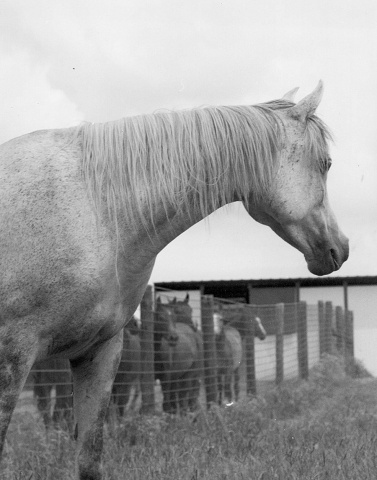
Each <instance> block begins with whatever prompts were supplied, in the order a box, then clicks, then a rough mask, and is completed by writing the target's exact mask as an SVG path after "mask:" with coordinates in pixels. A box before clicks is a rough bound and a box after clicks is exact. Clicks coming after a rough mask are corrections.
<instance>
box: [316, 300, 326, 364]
mask: <svg viewBox="0 0 377 480" xmlns="http://www.w3.org/2000/svg"><path fill="white" fill-rule="evenodd" d="M318 330H319V356H321V355H322V354H323V353H325V352H326V348H327V341H326V317H325V304H324V303H323V302H322V301H321V300H320V301H319V302H318Z"/></svg>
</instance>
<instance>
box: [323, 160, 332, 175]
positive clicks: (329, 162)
mask: <svg viewBox="0 0 377 480" xmlns="http://www.w3.org/2000/svg"><path fill="white" fill-rule="evenodd" d="M331 165H332V160H331V157H327V158H326V159H325V160H324V161H323V172H324V173H326V172H328V171H329V170H330V167H331Z"/></svg>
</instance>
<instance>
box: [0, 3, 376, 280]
mask: <svg viewBox="0 0 377 480" xmlns="http://www.w3.org/2000/svg"><path fill="white" fill-rule="evenodd" d="M376 25H377V3H376V2H375V1H374V0H357V1H346V0H341V1H340V0H333V1H331V2H329V1H327V0H326V1H325V0H316V1H302V0H301V1H299V0H285V1H284V2H278V1H276V0H275V1H272V0H254V1H250V0H226V1H218V0H149V1H145V0H106V2H105V1H98V0H90V1H89V0H79V1H78V0H75V1H72V0H65V1H64V2H57V1H55V2H51V0H33V2H30V1H27V0H24V1H21V0H10V1H8V0H2V2H1V3H0V28H1V36H0V66H1V68H0V91H1V115H0V143H2V142H5V141H7V140H9V139H11V138H13V137H16V136H18V135H22V134H25V133H28V132H31V131H34V130H38V129H42V128H61V127H68V126H72V125H76V124H78V123H80V122H82V121H84V120H85V121H91V122H105V121H109V120H115V119H118V118H121V117H124V116H129V115H136V114H142V113H151V112H153V111H155V110H157V109H169V110H171V109H181V108H191V107H196V106H200V105H230V104H235V105H236V104H255V103H260V102H264V101H269V100H273V99H276V98H280V97H282V96H283V95H284V94H285V93H286V92H287V91H289V90H291V89H292V88H294V87H300V90H299V91H298V94H297V100H299V99H300V98H302V97H303V96H305V95H307V94H308V93H310V92H311V91H312V90H313V89H314V88H315V87H316V85H317V83H318V81H319V80H320V79H322V80H323V81H324V85H325V91H324V96H323V99H322V103H321V104H320V106H319V108H318V111H317V113H318V115H319V116H320V117H321V118H322V119H323V120H324V121H325V122H326V123H327V124H328V126H329V127H330V129H331V130H332V132H333V134H334V137H335V143H334V144H333V145H332V146H331V157H332V159H333V166H332V168H331V170H330V173H329V179H328V190H329V197H330V202H331V205H332V208H333V210H334V211H335V214H336V216H337V219H338V223H339V224H340V226H341V228H342V230H343V231H344V233H345V234H346V235H347V236H348V237H349V239H350V258H349V260H348V262H347V263H346V264H344V266H343V267H342V269H341V270H340V271H339V272H336V273H335V274H333V275H336V276H350V275H377V249H376V246H377V188H376V187H377V159H376V155H377V148H376V147H377V135H376V128H377V118H376V114H377V58H376V57H377V44H376V43H377V42H376V40H377V29H376ZM308 276H312V275H311V274H310V273H309V272H308V270H307V268H306V263H305V261H304V258H303V256H302V254H301V253H299V252H297V251H295V250H294V249H293V248H292V247H291V246H289V245H287V244H285V243H284V242H283V241H282V240H281V239H280V238H278V237H277V236H276V235H275V234H274V233H273V232H272V231H271V230H269V228H268V227H266V226H262V225H260V224H258V223H256V222H255V221H254V220H252V219H251V218H250V217H249V216H248V215H247V214H246V212H245V210H244V209H243V207H242V206H241V205H240V204H234V205H232V206H231V207H229V208H225V209H221V210H219V211H217V212H215V213H214V214H213V215H211V216H210V217H209V218H208V219H207V220H205V221H202V222H200V223H199V224H197V225H196V226H194V227H192V228H191V229H189V230H188V231H187V232H185V233H184V234H182V235H181V236H180V237H178V238H177V239H176V240H174V241H173V242H172V243H171V244H170V245H168V246H167V247H166V248H165V249H164V250H163V251H162V252H161V253H160V255H159V256H158V259H157V262H156V266H155V270H154V272H153V274H152V277H151V282H164V281H180V280H220V279H221V280H227V279H245V278H246V279H250V278H255V279H258V278H287V277H308Z"/></svg>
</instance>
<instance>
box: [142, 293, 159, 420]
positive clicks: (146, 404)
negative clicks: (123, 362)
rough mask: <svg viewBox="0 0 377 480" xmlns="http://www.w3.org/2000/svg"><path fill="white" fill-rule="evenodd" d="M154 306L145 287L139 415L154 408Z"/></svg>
mask: <svg viewBox="0 0 377 480" xmlns="http://www.w3.org/2000/svg"><path fill="white" fill-rule="evenodd" d="M153 307H154V305H153V298H152V287H151V286H150V285H148V286H147V289H146V291H145V293H144V296H143V299H142V301H141V304H140V317H141V332H140V350H141V352H140V360H141V374H140V389H141V396H142V406H141V413H151V412H153V411H154V408H155V399H154V343H153V337H154V321H153V320H154V308H153Z"/></svg>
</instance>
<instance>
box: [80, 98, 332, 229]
mask: <svg viewBox="0 0 377 480" xmlns="http://www.w3.org/2000/svg"><path fill="white" fill-rule="evenodd" d="M292 105H293V104H291V103H290V102H287V101H285V100H277V101H274V102H269V103H265V104H260V105H255V106H223V107H204V108H196V109H192V110H184V111H172V112H157V113H154V114H148V115H140V116H134V117H126V118H123V119H121V120H118V121H113V122H108V123H102V124H89V123H87V124H83V125H80V127H78V134H79V136H80V137H81V141H82V148H83V159H82V161H83V165H82V166H83V172H84V177H85V181H86V183H87V185H88V187H89V194H90V197H91V199H92V201H93V202H94V204H95V206H96V208H97V210H98V209H100V208H101V207H102V205H103V204H104V205H106V207H107V208H108V210H109V213H110V214H111V216H112V217H113V218H115V220H116V222H118V220H119V215H122V216H125V218H126V220H127V221H129V223H130V224H131V225H134V226H135V225H140V224H143V225H144V226H147V225H150V224H151V222H152V224H153V222H154V219H155V215H156V213H157V211H160V209H161V206H162V207H163V208H164V209H165V212H168V211H170V210H171V209H172V208H173V209H174V210H178V211H185V212H187V213H189V212H190V211H195V212H198V213H199V212H200V214H201V216H202V217H206V216H207V215H208V214H209V213H211V212H212V211H214V210H216V209H217V208H219V207H220V206H222V205H225V204H227V203H230V202H232V201H234V200H235V199H239V200H245V199H247V198H248V197H249V196H250V195H253V196H254V197H255V198H258V197H260V196H261V195H263V193H264V192H265V190H266V188H267V187H268V185H269V184H270V182H271V179H272V176H273V173H274V171H275V169H276V166H277V165H276V163H277V162H276V158H277V155H276V154H277V151H278V150H279V148H280V146H281V139H282V136H283V124H282V121H281V119H280V117H279V114H278V111H279V110H280V109H283V108H289V107H290V106H292ZM306 137H307V145H308V148H310V149H311V150H313V152H314V153H315V156H316V157H318V158H321V157H323V155H324V153H325V151H327V145H326V140H327V139H328V138H330V134H329V132H328V130H327V128H326V127H325V125H324V124H323V123H322V122H321V121H320V120H319V119H318V117H315V116H314V117H311V118H310V119H308V123H307V135H306ZM235 195H237V197H236V198H235ZM193 209H194V210H193Z"/></svg>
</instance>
